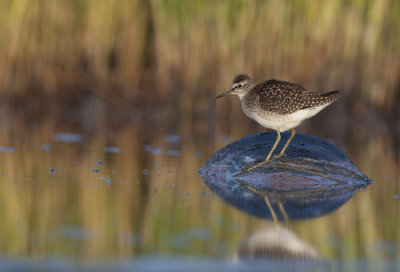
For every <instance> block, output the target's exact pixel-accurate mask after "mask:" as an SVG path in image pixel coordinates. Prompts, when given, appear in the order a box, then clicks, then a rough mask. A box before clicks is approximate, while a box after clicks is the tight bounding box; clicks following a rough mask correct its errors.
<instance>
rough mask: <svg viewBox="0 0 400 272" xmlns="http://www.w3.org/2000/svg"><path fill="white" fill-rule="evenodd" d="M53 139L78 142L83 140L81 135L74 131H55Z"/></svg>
mask: <svg viewBox="0 0 400 272" xmlns="http://www.w3.org/2000/svg"><path fill="white" fill-rule="evenodd" d="M54 140H55V141H57V142H66V143H79V142H82V141H83V137H82V135H80V134H76V133H57V134H55V135H54Z"/></svg>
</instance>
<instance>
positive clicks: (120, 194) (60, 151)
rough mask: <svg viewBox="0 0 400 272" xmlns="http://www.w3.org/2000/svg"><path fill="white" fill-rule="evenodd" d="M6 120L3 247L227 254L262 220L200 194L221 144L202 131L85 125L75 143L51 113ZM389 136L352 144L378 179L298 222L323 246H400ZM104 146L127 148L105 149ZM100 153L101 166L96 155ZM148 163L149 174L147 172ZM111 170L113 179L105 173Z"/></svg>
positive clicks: (328, 253)
mask: <svg viewBox="0 0 400 272" xmlns="http://www.w3.org/2000/svg"><path fill="white" fill-rule="evenodd" d="M3 124H4V122H3ZM9 125H10V127H9V128H4V127H3V129H2V130H1V133H0V146H15V147H16V151H15V152H12V153H0V171H1V173H4V176H0V214H1V217H0V241H1V243H0V253H1V254H2V255H3V256H4V255H13V256H38V257H45V256H54V255H58V256H70V257H73V258H81V259H91V258H103V257H107V256H117V257H120V258H128V257H129V258H130V257H134V256H139V255H142V254H167V255H168V254H183V255H191V256H210V255H212V256H224V257H225V256H226V255H230V256H233V255H234V253H235V252H236V250H237V248H238V245H239V243H240V241H241V240H242V239H243V238H244V237H245V236H247V235H250V234H251V233H253V232H254V231H255V230H257V229H259V228H260V226H263V225H264V224H265V223H264V222H265V221H264V220H260V219H256V218H253V217H251V216H249V215H246V214H244V213H243V212H240V211H238V210H236V209H235V208H232V207H230V206H228V205H227V204H225V203H224V202H223V201H222V200H220V199H218V198H217V197H215V196H214V195H213V194H212V193H209V194H208V195H203V194H202V192H203V191H208V189H207V187H205V186H203V184H202V181H201V178H200V177H199V176H198V175H197V171H198V169H199V168H200V167H201V166H202V164H203V163H204V161H205V160H206V159H207V158H208V155H209V154H211V153H212V152H213V151H215V150H216V147H214V146H213V145H214V144H212V143H211V144H210V143H209V142H202V141H204V139H202V138H201V137H199V138H196V137H197V136H196V137H194V138H190V139H185V137H187V136H182V137H183V138H182V141H181V142H180V143H179V144H178V145H177V146H171V144H170V143H168V142H167V141H166V140H165V135H166V134H165V132H164V131H158V132H157V133H156V134H154V133H153V132H154V131H153V130H148V131H146V130H144V129H143V128H140V127H137V128H135V127H132V128H125V129H121V130H118V131H115V132H109V133H106V132H105V133H98V134H93V135H85V137H84V139H85V142H83V143H74V144H71V143H55V142H54V141H53V135H54V133H59V132H65V131H74V130H73V128H66V127H60V126H59V125H56V124H55V123H53V122H43V123H42V124H41V125H40V127H32V128H31V129H27V127H26V126H23V125H21V123H20V122H18V121H16V122H12V123H10V124H9ZM104 131H106V130H104ZM234 137H235V136H234ZM217 138H218V137H217ZM43 143H51V144H52V150H51V151H44V150H42V149H41V144H43ZM144 143H150V144H151V145H152V146H153V147H158V148H161V149H162V150H163V154H161V155H152V154H150V153H149V152H147V151H146V150H145V148H144V146H143V145H144ZM217 145H218V146H221V145H222V143H220V142H217ZM391 145H392V144H391V143H390V142H388V140H387V138H385V136H383V135H380V136H377V138H375V139H371V141H370V142H368V143H366V144H365V145H363V148H362V149H361V148H360V150H359V151H358V150H353V151H352V153H351V154H350V157H351V158H352V160H353V161H354V162H355V164H356V165H357V166H358V167H359V168H360V169H366V171H365V172H366V174H367V175H368V176H369V177H371V178H372V179H374V180H376V184H374V185H371V186H370V187H369V188H368V189H367V190H366V191H361V192H358V193H357V194H356V195H355V196H354V197H353V198H352V200H351V201H349V202H348V203H346V204H345V205H344V206H343V207H341V208H340V209H339V210H337V211H335V212H334V213H333V214H330V215H327V216H324V217H322V218H317V219H313V220H307V221H304V222H292V225H291V227H292V228H293V229H292V230H293V232H294V233H295V234H296V235H297V236H299V238H300V239H301V240H303V241H304V242H305V243H307V244H310V245H311V246H312V247H313V248H315V249H316V251H318V252H319V253H320V255H321V256H323V257H326V258H331V257H332V258H362V257H373V258H380V257H382V258H388V257H397V258H399V257H400V255H399V252H390V251H384V250H383V251H380V249H381V248H380V247H381V246H382V244H383V243H384V242H385V241H389V242H393V243H394V244H396V243H398V242H399V237H400V232H399V228H398V225H399V217H398V216H397V215H398V214H399V212H400V210H399V205H398V200H396V199H394V198H393V195H394V194H399V192H400V187H399V183H398V182H397V181H398V177H397V175H398V169H396V168H395V167H394V166H396V164H398V154H397V155H396V154H394V155H393V154H392V155H391V154H386V153H387V150H390V149H391V148H392V146H391ZM105 146H118V147H119V148H120V150H121V151H120V153H117V154H105V153H104V147H105ZM168 149H175V150H179V151H180V155H178V156H167V155H166V154H165V151H166V150H168ZM197 151H202V152H203V155H198V153H197ZM396 156H397V157H396ZM99 160H103V161H104V166H100V165H97V162H98V161H99ZM155 163H157V164H156V165H155ZM51 167H54V168H56V173H55V174H54V175H49V169H50V168H51ZM93 169H99V170H100V173H93V171H92V170H93ZM144 169H147V170H148V171H149V174H147V175H145V174H143V173H142V171H143V170H144ZM168 170H171V173H168ZM113 171H115V172H114V173H113ZM158 171H159V172H158ZM367 171H369V172H367ZM375 171H378V172H375ZM158 174H160V176H159V175H158ZM107 176H110V178H111V182H112V183H111V185H106V184H105V180H104V179H100V177H107ZM386 176H390V178H386ZM14 181H16V183H14ZM120 181H123V183H122V184H121V183H120ZM137 181H140V183H139V184H138V183H137ZM34 182H35V183H34ZM386 190H387V191H386ZM271 225H272V223H271ZM388 248H389V249H390V245H389V247H388ZM377 250H378V251H377ZM385 250H386V249H385ZM379 254H380V255H379Z"/></svg>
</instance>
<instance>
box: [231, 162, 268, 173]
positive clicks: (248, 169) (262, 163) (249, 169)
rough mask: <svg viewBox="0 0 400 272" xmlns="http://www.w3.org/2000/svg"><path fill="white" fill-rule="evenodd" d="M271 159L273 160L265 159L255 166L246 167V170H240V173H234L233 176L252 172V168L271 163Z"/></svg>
mask: <svg viewBox="0 0 400 272" xmlns="http://www.w3.org/2000/svg"><path fill="white" fill-rule="evenodd" d="M270 161H271V160H270V159H269V160H265V161H263V162H261V163H259V164H256V165H255V166H252V167H250V168H247V169H244V170H242V171H240V172H239V173H237V174H234V175H233V176H234V177H237V176H241V175H243V174H244V173H247V172H250V171H251V170H254V169H256V168H258V167H260V166H262V165H266V164H267V163H269V162H270Z"/></svg>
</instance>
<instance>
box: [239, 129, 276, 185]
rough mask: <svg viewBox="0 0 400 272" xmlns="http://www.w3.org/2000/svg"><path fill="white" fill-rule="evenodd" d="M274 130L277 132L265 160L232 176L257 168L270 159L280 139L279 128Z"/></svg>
mask: <svg viewBox="0 0 400 272" xmlns="http://www.w3.org/2000/svg"><path fill="white" fill-rule="evenodd" d="M276 132H277V137H276V141H275V143H274V145H273V146H272V148H271V151H270V152H269V154H268V156H267V158H266V159H265V161H263V162H262V163H259V164H256V165H255V166H253V167H250V168H248V169H246V170H243V171H241V172H239V173H237V174H235V175H234V177H236V176H240V175H241V174H243V173H246V172H249V171H251V170H253V169H255V168H257V167H259V166H261V165H264V164H267V163H268V162H269V161H270V160H271V156H272V153H274V150H275V148H276V147H277V145H278V144H279V141H280V140H281V134H280V132H279V129H277V130H276Z"/></svg>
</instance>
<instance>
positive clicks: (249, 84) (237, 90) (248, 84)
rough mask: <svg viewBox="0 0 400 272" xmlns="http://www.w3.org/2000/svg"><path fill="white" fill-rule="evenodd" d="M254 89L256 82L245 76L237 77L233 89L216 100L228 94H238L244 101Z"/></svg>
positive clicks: (233, 82)
mask: <svg viewBox="0 0 400 272" xmlns="http://www.w3.org/2000/svg"><path fill="white" fill-rule="evenodd" d="M253 87H254V81H253V80H252V79H251V78H250V77H249V76H248V75H244V74H240V75H237V76H235V78H234V79H233V81H232V87H231V88H230V89H229V90H227V91H226V92H224V93H222V94H220V95H218V96H217V97H216V99H218V98H221V97H224V96H226V95H228V94H236V95H238V96H239V97H240V99H242V98H243V97H244V96H245V95H246V94H247V93H248V92H249V91H250V90H251V89H252V88H253Z"/></svg>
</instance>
